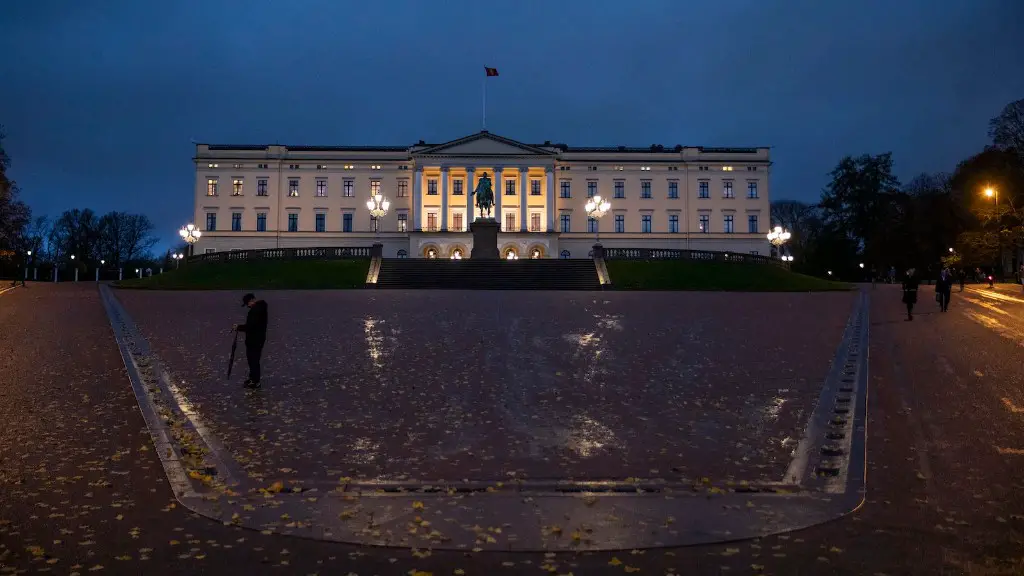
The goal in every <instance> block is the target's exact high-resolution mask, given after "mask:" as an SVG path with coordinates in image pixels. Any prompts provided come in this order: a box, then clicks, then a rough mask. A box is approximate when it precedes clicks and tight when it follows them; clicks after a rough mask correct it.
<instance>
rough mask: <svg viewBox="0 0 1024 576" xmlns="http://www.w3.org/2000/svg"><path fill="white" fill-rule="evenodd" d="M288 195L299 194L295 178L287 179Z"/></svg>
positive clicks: (297, 182)
mask: <svg viewBox="0 0 1024 576" xmlns="http://www.w3.org/2000/svg"><path fill="white" fill-rule="evenodd" d="M288 195H289V196H293V197H294V196H298V195H299V181H298V180H295V179H292V180H288Z"/></svg>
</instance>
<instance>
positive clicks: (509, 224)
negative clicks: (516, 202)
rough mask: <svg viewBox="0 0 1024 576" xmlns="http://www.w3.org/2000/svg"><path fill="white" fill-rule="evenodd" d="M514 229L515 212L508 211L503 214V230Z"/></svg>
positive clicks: (512, 230) (509, 230) (511, 230)
mask: <svg viewBox="0 0 1024 576" xmlns="http://www.w3.org/2000/svg"><path fill="white" fill-rule="evenodd" d="M515 231H516V213H515V212H508V213H506V214H505V232H515Z"/></svg>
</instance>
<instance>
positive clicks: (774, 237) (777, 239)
mask: <svg viewBox="0 0 1024 576" xmlns="http://www.w3.org/2000/svg"><path fill="white" fill-rule="evenodd" d="M790 236H791V234H790V233H789V231H788V230H783V229H782V226H776V227H775V228H774V229H772V231H771V232H769V233H768V241H769V242H771V244H772V246H774V247H775V251H776V252H777V253H778V254H779V255H782V245H783V244H785V243H786V242H789V238H790Z"/></svg>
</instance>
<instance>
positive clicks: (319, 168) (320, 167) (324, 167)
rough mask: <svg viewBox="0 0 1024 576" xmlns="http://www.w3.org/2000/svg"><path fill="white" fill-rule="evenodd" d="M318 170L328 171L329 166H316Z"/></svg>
mask: <svg viewBox="0 0 1024 576" xmlns="http://www.w3.org/2000/svg"><path fill="white" fill-rule="evenodd" d="M316 169H317V170H327V165H326V164H317V165H316Z"/></svg>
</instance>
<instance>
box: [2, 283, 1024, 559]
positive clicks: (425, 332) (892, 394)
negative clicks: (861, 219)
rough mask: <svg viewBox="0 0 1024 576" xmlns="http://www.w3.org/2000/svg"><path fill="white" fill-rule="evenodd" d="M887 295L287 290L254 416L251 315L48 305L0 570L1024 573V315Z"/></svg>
mask: <svg viewBox="0 0 1024 576" xmlns="http://www.w3.org/2000/svg"><path fill="white" fill-rule="evenodd" d="M1017 290H1018V291H1019V287H1018V288H1017ZM866 292H867V294H868V295H869V298H870V321H869V322H868V321H866V319H867V315H866V310H867V309H866V308H862V312H863V313H864V314H863V315H862V316H857V314H856V312H857V310H858V309H861V308H860V307H861V306H863V304H864V303H866V299H865V298H866V297H865V296H863V295H857V294H831V295H828V294H804V295H798V294H789V295H786V294H774V295H750V294H748V295H744V294H732V295H722V294H629V293H607V294H586V295H574V294H563V293H560V294H556V295H547V294H530V295H527V294H517V295H515V296H518V297H520V298H522V297H524V296H525V297H526V299H525V300H522V301H521V303H520V304H516V302H520V300H518V299H516V298H511V297H510V296H512V295H503V294H497V293H493V294H492V293H472V294H456V293H446V294H434V293H429V292H423V293H413V294H403V293H398V292H396V293H394V294H393V295H392V294H381V293H374V292H315V293H297V292H296V293H287V292H273V293H267V294H261V296H265V297H267V299H268V301H269V302H270V310H271V314H272V323H271V337H270V341H269V342H268V348H267V353H266V365H267V369H268V370H267V375H266V378H265V386H264V388H263V389H262V390H260V391H259V392H246V391H244V390H243V389H242V388H241V385H240V384H241V379H242V378H244V374H243V372H244V363H243V362H242V359H241V358H239V359H238V360H237V361H236V362H237V364H236V366H235V370H236V374H235V377H234V378H233V379H232V380H231V381H227V380H226V379H225V377H224V376H225V375H224V372H225V370H226V367H227V366H226V362H227V352H228V349H229V347H230V342H231V336H230V334H228V333H227V332H226V331H225V328H226V327H229V326H230V325H231V324H232V323H235V322H238V321H240V320H241V319H242V318H243V317H244V310H242V309H240V308H239V307H238V300H239V295H238V294H234V293H201V292H191V293H186V292H174V293H148V292H115V291H109V292H108V291H104V290H97V288H96V287H95V286H92V285H88V286H87V285H77V286H72V285H60V286H52V285H38V284H37V285H32V284H30V285H29V287H28V288H25V289H21V288H19V289H17V290H13V291H11V292H8V293H5V294H0V322H2V323H3V325H4V326H5V327H7V328H8V329H7V330H5V331H3V332H2V333H0V343H2V345H3V347H2V349H3V350H4V353H3V354H0V375H2V378H0V383H2V387H0V421H2V422H4V425H3V426H2V427H0V573H15V572H19V573H20V571H29V572H38V571H49V572H55V573H73V572H77V573H81V574H85V573H87V572H88V573H90V574H91V573H114V574H122V573H125V574H139V573H146V574H193V573H207V572H208V573H229V572H238V571H241V570H244V571H245V572H246V573H252V574H265V573H268V574H273V573H280V574H291V573H300V574H313V573H319V574H325V573H341V574H349V573H353V574H358V575H363V576H365V575H367V574H409V573H413V574H424V573H433V574H452V573H455V574H510V575H511V574H520V573H530V572H549V573H553V574H569V573H572V574H621V573H623V572H626V573H633V572H636V573H640V574H785V575H789V574H851V575H853V574H857V575H859V574H1015V573H1020V571H1021V570H1022V569H1024V563H1022V561H1021V558H1022V557H1024V550H1022V546H1021V543H1020V539H1019V536H1018V534H1019V531H1020V530H1021V529H1022V528H1024V526H1022V525H1021V523H1020V518H1021V517H1022V514H1024V509H1021V508H1020V503H1019V501H1018V500H1019V499H1017V498H1016V496H1015V494H1017V493H1018V492H1019V482H1018V481H1017V480H1016V478H1019V476H1020V473H1021V460H1020V454H1021V453H1024V451H1022V450H1021V448H1022V446H1024V429H1022V428H1021V426H1020V413H1021V412H1022V411H1024V408H1021V406H1024V397H1022V396H1021V393H1020V390H1021V389H1022V388H1021V386H1022V385H1024V382H1022V381H1021V376H1020V374H1019V370H1018V369H1017V368H1016V366H1018V365H1019V361H1020V360H1022V359H1024V357H1022V356H1021V355H1022V354H1024V353H1022V352H1021V349H1022V346H1021V343H1022V342H1024V324H1021V322H1020V321H1019V320H1018V318H1020V317H1021V312H1022V311H1024V296H1022V295H1021V294H1020V293H1019V292H1015V291H1010V290H1003V289H998V290H994V291H988V290H984V289H981V288H971V287H969V289H968V291H967V292H965V293H964V294H962V295H959V294H957V293H954V300H953V305H952V306H951V308H950V313H948V314H939V313H938V312H937V311H932V310H930V309H929V308H928V306H922V307H921V311H920V314H919V315H918V316H917V318H915V321H914V322H913V323H910V322H903V321H902V312H901V305H900V303H899V291H898V290H897V289H895V288H893V287H886V286H880V287H878V289H877V290H870V289H867V290H866ZM506 296H509V297H510V298H509V300H508V301H507V302H506V300H504V299H502V298H504V297H506ZM385 298H387V300H385ZM634 313H635V314H637V315H635V316H634ZM858 318H859V320H858ZM368 320H369V321H368ZM129 324H130V325H129ZM352 324H354V326H353V325H352ZM524 325H525V326H526V327H527V328H528V330H524V329H521V328H522V327H523V326H524ZM509 326H512V327H513V328H517V327H518V328H520V329H519V330H516V329H513V328H509ZM858 327H859V328H858ZM438 333H440V336H437V335H436V334H438ZM869 333H870V340H869V339H868V334H869ZM525 334H529V335H530V336H529V337H525V336H521V335H525ZM112 335H113V336H116V338H114V337H112ZM285 335H288V336H289V337H288V338H284V336H285ZM334 335H339V336H334ZM567 335H568V336H567ZM279 337H281V339H280V340H278V338H279ZM416 342H420V343H422V344H423V345H422V346H420V347H418V348H417V347H414V346H413V344H414V343H416ZM501 347H504V349H505V350H506V355H508V356H514V357H515V358H516V360H515V361H510V360H506V359H504V357H503V356H499V355H490V354H489V353H488V354H486V355H485V354H483V353H482V352H483V351H484V350H488V352H489V351H490V350H491V349H492V348H501ZM844 350H845V352H844ZM460 351H461V353H460ZM868 353H870V366H871V373H870V378H869V381H870V394H867V396H866V398H867V400H868V404H867V406H866V408H867V410H866V412H867V414H866V417H867V420H866V422H867V424H868V425H867V426H860V427H858V426H857V423H861V424H863V423H864V422H865V420H861V419H860V418H861V417H862V416H865V415H864V414H862V408H860V406H863V405H861V404H858V402H859V394H860V393H861V392H867V390H862V389H860V388H857V386H854V387H853V388H854V391H853V392H849V393H847V392H843V390H845V389H848V388H849V383H848V382H847V381H848V380H853V381H856V382H857V383H859V382H860V380H859V377H852V376H849V375H850V374H861V372H858V370H859V368H855V369H852V370H851V366H857V365H858V362H863V363H864V365H865V366H866V364H867V362H866V356H867V355H868ZM844 354H845V356H844ZM286 358H293V359H296V360H299V361H297V362H286V361H285V359H286ZM857 358H860V359H861V360H859V361H858V360H857ZM485 359H487V360H485ZM417 363H418V364H419V365H422V366H432V368H426V369H423V370H420V372H422V373H424V374H425V376H423V378H422V379H421V380H412V381H408V380H406V379H407V378H408V377H409V375H413V374H415V373H416V372H415V371H414V370H412V369H411V368H409V366H410V365H413V364H417ZM126 369H127V370H126ZM549 373H550V374H549ZM446 374H447V377H445V375H446ZM833 383H836V386H837V388H836V390H837V391H838V392H837V395H836V396H835V398H834V402H833V401H827V402H823V400H832V399H831V398H830V397H828V394H829V393H830V390H831V387H832V384H833ZM342 386H344V388H342ZM429 386H433V387H434V391H433V392H431V391H429V390H423V389H421V388H422V387H429ZM570 391H572V393H570ZM552 394H554V396H551V395H552ZM844 394H845V395H844ZM557 398H561V400H558V399H557ZM776 398H778V399H781V401H778V400H774V399H776ZM844 398H849V401H848V402H841V400H843V399H844ZM684 401H685V403H684ZM847 403H848V404H851V405H855V404H856V405H857V406H858V407H856V408H853V409H851V410H849V411H848V412H849V415H850V416H851V418H850V419H849V420H848V423H849V425H850V426H852V427H847V428H842V427H841V426H836V425H834V424H833V421H839V420H842V419H843V416H844V407H845V406H846V404H847ZM771 407H774V408H771ZM581 414H582V415H584V417H585V418H588V419H589V420H591V421H593V422H595V423H599V424H600V425H601V427H600V428H599V427H597V426H591V427H590V428H587V426H585V425H584V424H583V423H581V422H580V421H578V420H574V419H573V418H574V417H575V416H577V415H581ZM642 418H648V419H649V421H644V420H642ZM488 421H489V422H488ZM524 423H535V425H534V426H528V425H526V424H524ZM823 425H824V428H822V426H823ZM822 429H824V430H827V433H826V436H825V437H830V436H836V435H837V432H838V431H842V430H846V431H847V432H850V442H849V443H848V444H845V445H842V441H841V440H829V441H828V442H830V443H827V444H821V445H819V444H816V443H815V442H819V440H814V438H815V437H816V434H817V433H818V432H821V430H822ZM448 431H451V433H448ZM861 433H863V434H861ZM787 438H791V439H792V441H786V439H787ZM857 439H859V440H857ZM865 440H866V444H864V441H865ZM793 442H796V444H795V445H793ZM858 442H860V444H858ZM778 444H784V445H785V447H786V448H784V449H779V448H777V445H778ZM865 446H866V449H867V459H866V460H864V461H861V462H860V463H859V464H858V462H857V461H856V458H854V457H853V456H855V455H856V454H857V453H863V452H862V451H863V450H864V448H865ZM837 447H840V448H845V449H846V450H847V452H848V453H849V455H850V456H851V458H850V459H849V460H848V461H847V465H848V467H847V468H844V469H843V470H842V471H840V473H839V474H838V475H829V474H824V475H823V474H822V473H821V471H822V470H825V471H827V470H829V468H828V461H826V460H822V459H821V458H820V455H821V454H822V453H823V452H827V451H832V450H835V449H836V448H837ZM816 459H817V460H816ZM463 470H468V471H469V472H466V471H463ZM652 470H657V472H652ZM794 471H796V473H794ZM844 474H845V478H844V477H843V476H844ZM865 478H866V483H865V482H864V479H865ZM854 508H856V510H854ZM794 528H795V529H797V530H796V531H790V530H792V529H794ZM799 528H803V529H799ZM687 543H688V544H693V545H691V546H685V547H680V546H679V545H680V544H687ZM366 544H382V545H383V546H366Z"/></svg>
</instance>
